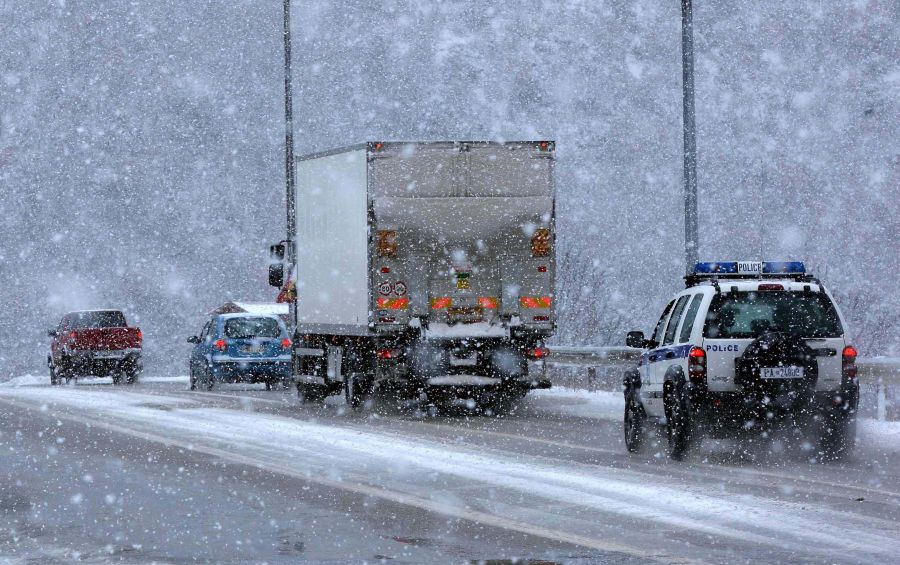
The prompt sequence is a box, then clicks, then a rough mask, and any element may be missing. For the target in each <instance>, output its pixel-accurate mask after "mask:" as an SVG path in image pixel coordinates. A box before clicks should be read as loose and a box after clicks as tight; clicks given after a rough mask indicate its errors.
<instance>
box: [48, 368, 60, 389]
mask: <svg viewBox="0 0 900 565" xmlns="http://www.w3.org/2000/svg"><path fill="white" fill-rule="evenodd" d="M59 381H60V377H59V375H58V374H57V373H56V367H54V366H53V365H50V385H51V386H59Z"/></svg>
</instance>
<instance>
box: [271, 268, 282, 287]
mask: <svg viewBox="0 0 900 565" xmlns="http://www.w3.org/2000/svg"><path fill="white" fill-rule="evenodd" d="M283 284H284V263H272V264H271V265H269V286H275V287H279V288H280V287H281V286H282V285H283Z"/></svg>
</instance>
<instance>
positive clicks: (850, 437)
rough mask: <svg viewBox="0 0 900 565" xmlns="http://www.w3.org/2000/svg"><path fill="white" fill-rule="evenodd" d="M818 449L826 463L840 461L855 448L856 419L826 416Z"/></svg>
mask: <svg viewBox="0 0 900 565" xmlns="http://www.w3.org/2000/svg"><path fill="white" fill-rule="evenodd" d="M821 434H822V435H821V438H820V440H819V449H820V451H821V453H822V458H823V459H824V460H826V461H840V460H842V459H844V458H845V457H847V456H848V455H849V454H850V453H852V452H853V449H854V448H855V447H856V418H855V417H854V416H852V415H850V414H836V415H829V416H826V418H825V421H824V425H823V426H822V432H821Z"/></svg>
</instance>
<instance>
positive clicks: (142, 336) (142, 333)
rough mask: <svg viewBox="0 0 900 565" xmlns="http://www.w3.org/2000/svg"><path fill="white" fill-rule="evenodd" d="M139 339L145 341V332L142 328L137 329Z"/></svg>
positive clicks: (139, 341)
mask: <svg viewBox="0 0 900 565" xmlns="http://www.w3.org/2000/svg"><path fill="white" fill-rule="evenodd" d="M137 340H138V343H141V342H142V341H144V332H142V331H141V330H138V331H137Z"/></svg>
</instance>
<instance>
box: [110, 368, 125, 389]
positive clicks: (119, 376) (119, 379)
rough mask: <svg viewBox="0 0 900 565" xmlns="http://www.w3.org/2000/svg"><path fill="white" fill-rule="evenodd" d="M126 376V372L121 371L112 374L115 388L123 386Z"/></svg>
mask: <svg viewBox="0 0 900 565" xmlns="http://www.w3.org/2000/svg"><path fill="white" fill-rule="evenodd" d="M124 374H125V373H124V372H120V371H115V372H114V373H113V374H112V384H113V386H118V385H120V384H122V377H123V376H124Z"/></svg>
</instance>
